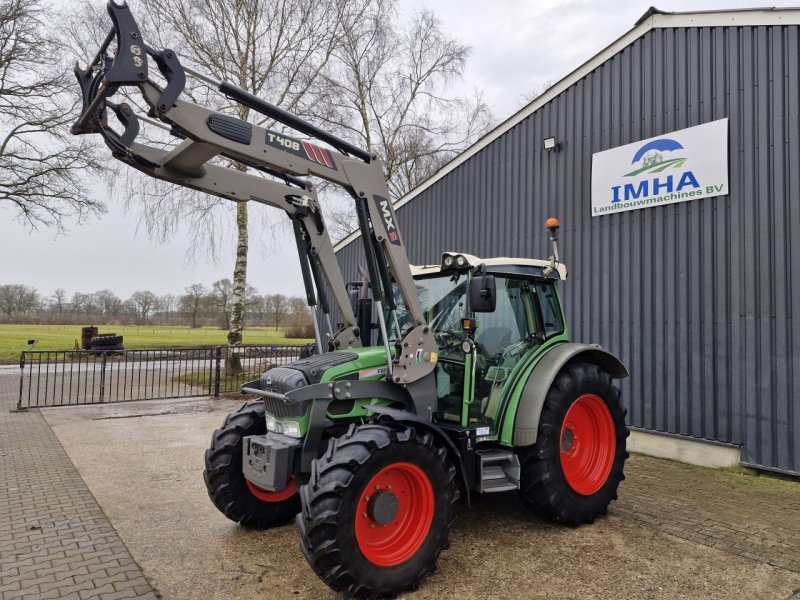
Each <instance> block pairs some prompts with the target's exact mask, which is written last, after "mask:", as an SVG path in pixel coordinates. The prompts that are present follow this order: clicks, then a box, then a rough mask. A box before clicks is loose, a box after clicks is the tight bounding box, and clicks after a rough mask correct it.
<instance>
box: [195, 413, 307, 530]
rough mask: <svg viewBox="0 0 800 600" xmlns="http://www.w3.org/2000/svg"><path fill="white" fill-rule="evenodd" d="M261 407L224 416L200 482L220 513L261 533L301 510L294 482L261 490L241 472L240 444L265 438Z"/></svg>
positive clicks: (210, 448)
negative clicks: (249, 438)
mask: <svg viewBox="0 0 800 600" xmlns="http://www.w3.org/2000/svg"><path fill="white" fill-rule="evenodd" d="M266 432H267V423H266V421H265V419H264V403H263V402H258V401H257V402H248V403H245V404H243V405H242V406H241V407H240V408H239V410H237V411H236V412H232V413H231V414H229V415H228V416H227V418H226V419H225V422H224V423H223V424H222V427H220V428H219V429H217V430H216V431H215V432H214V435H212V436H211V446H210V447H209V449H208V450H206V456H205V459H206V468H205V470H204V471H203V479H204V480H205V482H206V489H207V490H208V497H209V498H211V501H212V502H213V503H214V506H216V507H217V508H218V509H219V511H220V512H221V513H222V514H224V515H225V516H226V517H228V518H229V519H230V520H231V521H235V522H236V523H239V524H241V525H244V526H245V527H252V528H254V529H261V528H264V527H270V526H272V525H280V524H283V523H286V522H287V521H289V520H291V518H292V517H294V516H295V515H296V514H297V513H298V512H299V510H300V495H299V494H298V493H297V485H296V483H295V481H294V479H290V480H289V483H288V484H287V486H286V488H285V489H284V490H282V491H280V492H270V491H268V490H262V489H261V488H259V487H258V486H256V485H254V484H252V483H251V482H250V481H248V480H247V479H246V478H245V476H244V473H243V472H242V444H243V442H244V438H245V437H246V436H250V435H264V434H265V433H266Z"/></svg>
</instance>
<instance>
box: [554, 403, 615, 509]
mask: <svg viewBox="0 0 800 600" xmlns="http://www.w3.org/2000/svg"><path fill="white" fill-rule="evenodd" d="M616 445H617V434H616V431H615V429H614V419H613V418H612V416H611V411H610V410H609V409H608V406H607V405H606V403H605V402H603V400H602V398H600V397H599V396H596V395H594V394H583V395H582V396H580V397H579V398H578V399H577V400H575V402H573V403H572V406H570V407H569V410H568V411H567V414H566V416H565V417H564V424H563V425H562V426H561V437H560V446H561V470H562V471H563V472H564V477H565V478H566V480H567V483H568V484H569V486H570V487H571V488H572V489H573V490H575V491H576V492H577V493H579V494H581V495H584V496H589V495H591V494H594V493H595V492H596V491H598V490H599V489H600V488H601V487H603V485H604V484H605V482H606V480H607V479H608V475H609V473H611V467H612V465H613V464H614V453H615V452H616Z"/></svg>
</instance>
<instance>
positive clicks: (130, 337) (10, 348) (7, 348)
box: [0, 324, 312, 363]
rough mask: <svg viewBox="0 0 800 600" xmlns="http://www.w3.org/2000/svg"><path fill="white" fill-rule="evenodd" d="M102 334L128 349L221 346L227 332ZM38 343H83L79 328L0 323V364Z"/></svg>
mask: <svg viewBox="0 0 800 600" xmlns="http://www.w3.org/2000/svg"><path fill="white" fill-rule="evenodd" d="M98 328H99V330H100V333H116V334H117V335H122V336H124V337H125V347H126V348H167V347H192V346H222V345H225V344H226V343H227V339H226V337H225V336H226V334H227V332H226V331H224V330H222V329H217V328H212V327H202V328H199V329H189V328H187V327H170V326H145V325H124V326H123V325H99V326H98ZM31 339H35V340H39V341H38V343H37V344H36V347H35V348H34V349H35V350H73V349H74V348H75V341H76V340H77V341H78V344H80V340H81V328H80V326H79V325H16V324H14V325H6V324H0V363H15V362H17V361H18V360H19V353H20V351H21V350H27V348H28V340H31ZM310 341H312V340H300V339H286V337H284V332H283V330H282V329H278V330H277V331H275V328H274V327H251V328H248V329H246V330H245V332H244V343H245V344H291V345H295V344H304V343H306V342H310Z"/></svg>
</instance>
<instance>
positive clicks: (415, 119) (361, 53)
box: [322, 0, 491, 237]
mask: <svg viewBox="0 0 800 600" xmlns="http://www.w3.org/2000/svg"><path fill="white" fill-rule="evenodd" d="M347 6H348V9H347V12H346V14H345V17H344V18H345V20H346V23H347V24H346V26H345V27H344V28H343V36H342V40H341V43H340V45H339V46H338V47H337V50H336V53H335V60H334V61H332V63H331V64H332V69H331V71H330V75H329V76H328V79H327V84H328V86H329V93H330V94H331V99H332V102H331V104H332V106H334V107H335V110H334V111H333V113H332V114H331V115H330V116H329V117H327V119H326V120H327V122H328V123H329V124H330V125H331V126H333V127H335V128H337V129H338V130H340V131H341V132H342V133H343V135H345V136H346V137H349V138H350V139H351V140H353V141H354V142H355V143H357V144H359V145H362V146H364V147H366V148H367V149H369V150H370V152H373V153H375V154H377V155H378V156H379V157H380V158H381V159H382V160H383V163H384V166H385V169H386V178H387V180H388V182H389V189H390V192H391V193H392V195H393V196H394V197H395V198H399V197H401V196H403V195H404V194H405V193H407V192H408V191H410V190H411V189H413V188H414V187H415V186H416V185H417V184H419V183H420V182H421V181H423V180H424V179H426V178H428V177H429V176H430V175H432V174H433V173H434V172H435V171H436V170H438V169H439V168H440V167H441V166H442V165H443V164H444V163H445V162H447V161H448V160H450V159H451V158H453V157H454V156H455V155H456V154H457V153H458V152H460V151H462V150H463V149H464V148H466V147H467V146H469V145H471V144H472V143H473V142H475V141H476V140H477V139H478V137H480V136H481V135H483V133H485V132H486V131H487V129H488V127H489V124H490V121H491V116H490V113H489V110H488V108H487V106H486V104H485V103H484V102H483V99H482V98H481V95H480V94H479V93H477V92H476V93H475V94H474V96H473V97H468V96H462V95H458V94H455V93H453V92H452V90H453V86H454V84H455V83H456V82H458V81H459V80H460V79H461V78H462V75H463V71H464V67H465V65H466V61H467V58H468V55H469V49H468V48H467V47H466V46H464V45H463V44H461V43H459V42H458V41H456V40H455V39H452V38H450V37H448V36H447V35H446V34H445V33H444V32H442V30H441V28H440V25H439V20H438V18H437V17H436V15H435V14H434V13H433V12H431V11H428V10H424V11H422V12H420V13H417V14H416V15H415V16H414V18H413V19H412V20H411V22H410V24H408V25H407V26H405V27H403V26H401V24H400V22H399V19H398V18H397V11H396V0H357V1H354V2H348V4H347ZM322 116H324V115H322ZM328 222H329V224H330V225H331V229H332V231H333V232H334V234H336V235H337V237H344V236H345V235H347V234H348V233H350V232H351V231H353V230H354V229H355V227H356V220H355V216H354V212H353V210H352V207H351V205H350V204H349V203H348V204H347V205H346V208H339V209H337V210H330V211H328Z"/></svg>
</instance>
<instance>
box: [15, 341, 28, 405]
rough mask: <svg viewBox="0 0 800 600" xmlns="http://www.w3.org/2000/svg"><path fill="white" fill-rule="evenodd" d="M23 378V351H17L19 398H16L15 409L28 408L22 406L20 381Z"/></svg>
mask: <svg viewBox="0 0 800 600" xmlns="http://www.w3.org/2000/svg"><path fill="white" fill-rule="evenodd" d="M24 379H25V352H20V353H19V398H18V399H17V410H20V411H22V410H28V407H27V406H26V407H25V408H23V407H22V387H23V386H22V382H23V380H24Z"/></svg>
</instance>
